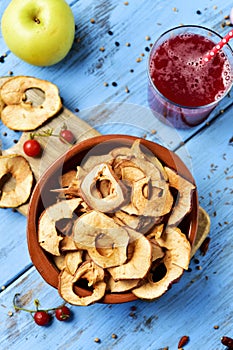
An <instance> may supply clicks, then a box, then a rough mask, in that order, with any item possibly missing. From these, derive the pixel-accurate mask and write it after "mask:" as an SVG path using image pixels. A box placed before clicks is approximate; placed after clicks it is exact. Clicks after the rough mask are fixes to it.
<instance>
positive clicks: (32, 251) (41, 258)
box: [27, 134, 199, 304]
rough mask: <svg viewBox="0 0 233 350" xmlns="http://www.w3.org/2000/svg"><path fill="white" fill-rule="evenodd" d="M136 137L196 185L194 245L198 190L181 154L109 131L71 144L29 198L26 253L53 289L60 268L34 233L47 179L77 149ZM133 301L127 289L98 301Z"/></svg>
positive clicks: (79, 290)
mask: <svg viewBox="0 0 233 350" xmlns="http://www.w3.org/2000/svg"><path fill="white" fill-rule="evenodd" d="M136 139H140V143H141V144H142V145H144V146H145V147H147V148H148V149H149V150H150V151H151V152H152V153H153V154H155V155H156V156H157V153H159V154H160V155H162V157H160V156H159V157H158V158H159V160H161V161H162V163H165V164H166V165H167V163H166V161H165V160H166V157H167V156H168V155H170V159H171V160H172V164H169V167H170V168H172V169H174V170H177V169H180V168H182V172H179V173H180V174H181V175H182V176H184V177H185V178H186V179H188V180H189V181H191V182H192V183H193V184H194V185H195V190H194V191H193V193H192V201H193V205H192V210H191V211H192V215H193V219H192V220H191V222H190V227H189V237H188V238H189V241H190V243H191V245H193V244H194V242H195V237H196V233H197V228H198V207H199V204H198V193H197V187H196V183H195V180H194V178H193V176H192V174H191V172H190V171H189V169H188V168H187V166H186V165H185V164H184V162H183V161H182V160H181V159H180V157H179V156H178V155H177V154H175V153H174V152H173V151H171V150H169V149H168V148H166V147H164V146H162V145H160V144H158V143H155V142H153V141H149V140H145V139H143V138H140V137H137V136H129V135H124V134H108V135H99V136H94V137H92V138H89V139H86V140H83V141H80V142H79V143H77V144H75V145H74V146H72V148H70V149H69V150H68V151H67V152H65V153H64V154H63V155H61V156H60V157H59V158H57V159H56V160H55V161H54V162H53V163H52V164H51V165H50V166H49V167H48V169H47V170H46V171H45V172H44V173H43V174H42V176H41V177H40V178H39V180H38V182H37V183H36V185H35V187H34V190H33V192H32V195H31V198H30V202H29V207H28V215H27V244H28V251H29V255H30V258H31V260H32V263H33V265H34V266H35V268H36V269H37V271H38V272H39V273H40V275H41V276H42V277H43V279H44V280H45V281H46V282H47V283H48V284H49V285H51V286H52V287H54V288H56V289H57V288H58V280H59V270H58V268H57V267H56V266H55V264H53V263H52V262H51V261H50V260H49V258H48V256H47V253H46V252H45V251H44V250H43V248H42V247H41V246H40V245H39V242H38V233H37V231H38V225H37V217H38V211H37V206H38V202H39V200H40V198H41V193H42V191H43V188H44V187H45V185H46V179H48V178H50V177H51V176H52V175H53V174H54V173H56V171H58V169H59V168H60V167H61V164H64V163H65V162H67V161H68V160H70V159H72V158H73V157H74V156H75V155H77V154H78V153H80V152H86V153H87V152H88V151H89V150H90V149H91V148H92V147H94V146H96V145H98V144H99V143H102V142H105V141H111V140H116V141H122V142H123V141H127V142H128V143H129V144H131V143H132V142H133V141H135V140H136ZM164 159H165V160H164ZM77 165H78V164H77ZM41 213H42V211H41V212H40V214H41ZM75 292H76V293H78V294H81V296H83V297H85V296H87V295H90V292H89V291H88V290H86V289H84V288H81V287H78V286H75ZM134 300H138V298H137V297H136V296H135V295H134V294H133V293H131V292H130V291H129V292H123V293H106V294H105V296H104V297H103V299H101V300H100V301H99V302H101V303H106V304H118V303H125V302H130V301H134Z"/></svg>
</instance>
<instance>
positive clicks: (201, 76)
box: [149, 32, 232, 128]
mask: <svg viewBox="0 0 233 350" xmlns="http://www.w3.org/2000/svg"><path fill="white" fill-rule="evenodd" d="M215 44H216V43H214V42H213V41H212V40H211V37H205V36H203V35H200V34H196V33H191V32H189V33H183V34H179V35H176V36H170V37H169V38H168V39H167V40H165V41H164V42H163V43H162V44H160V45H159V46H158V47H157V48H156V49H155V50H152V53H151V55H150V60H149V75H150V83H151V84H150V88H149V103H150V106H151V108H152V109H153V110H155V111H156V112H157V113H159V114H160V115H162V116H163V117H164V118H165V119H167V120H169V121H170V122H171V123H172V124H173V125H174V126H176V127H181V128H182V127H189V126H194V125H197V124H199V123H200V122H202V121H203V120H205V119H206V118H207V116H208V114H209V113H210V111H211V110H212V109H213V108H214V107H215V106H216V104H217V103H218V102H219V100H220V99H221V98H222V97H223V96H224V95H225V94H226V91H228V90H229V88H230V87H231V84H232V70H231V64H230V62H229V60H228V58H227V56H226V54H225V53H224V52H223V51H221V52H219V53H218V54H217V55H216V56H215V57H214V58H213V59H211V60H210V61H209V62H207V63H206V62H205V63H204V62H202V57H203V55H204V54H206V53H207V52H208V51H209V50H211V49H212V47H213V46H214V45H215ZM164 97H165V98H164Z"/></svg>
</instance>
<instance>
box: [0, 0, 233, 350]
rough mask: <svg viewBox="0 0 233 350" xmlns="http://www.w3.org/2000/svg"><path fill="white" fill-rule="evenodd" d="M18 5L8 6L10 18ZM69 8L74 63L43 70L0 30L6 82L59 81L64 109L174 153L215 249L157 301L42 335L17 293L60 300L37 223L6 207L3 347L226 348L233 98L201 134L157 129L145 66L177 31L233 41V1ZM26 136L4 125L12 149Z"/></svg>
mask: <svg viewBox="0 0 233 350" xmlns="http://www.w3.org/2000/svg"><path fill="white" fill-rule="evenodd" d="M9 2H10V1H9V0H5V1H1V4H0V17H1V16H2V13H3V11H4V9H5V7H6V6H7V4H8V3H9ZM68 3H69V4H70V6H71V8H72V11H73V13H74V16H75V22H76V26H77V28H76V38H75V42H74V44H73V47H72V49H71V51H70V53H69V55H68V56H67V57H66V58H65V59H64V60H63V61H62V62H61V63H58V64H56V65H54V66H51V67H44V68H40V67H34V66H31V65H29V64H27V63H25V62H23V61H21V60H20V59H18V58H17V57H15V56H14V55H13V54H12V53H11V52H10V51H9V50H8V48H7V47H6V45H5V43H4V41H3V39H2V37H1V34H0V56H2V59H1V63H0V75H1V76H5V75H6V76H8V75H10V74H13V75H15V76H16V75H31V76H35V77H38V78H42V79H47V80H50V81H52V82H53V83H55V84H57V86H58V87H59V89H60V93H61V96H62V98H63V101H64V105H65V106H66V107H67V108H68V109H70V110H71V111H72V112H74V113H76V114H77V115H78V116H79V117H81V118H82V119H83V120H85V121H86V122H87V123H88V124H90V125H91V126H92V127H93V128H95V129H97V130H98V131H99V132H100V133H103V134H108V133H124V134H132V135H136V136H140V137H146V138H147V139H150V140H153V141H158V142H160V143H162V144H164V145H165V146H167V147H168V148H170V149H171V150H175V151H176V152H177V153H178V154H179V155H180V157H181V158H182V159H183V160H184V162H185V163H186V164H187V165H188V167H189V168H190V170H191V171H192V173H193V176H194V178H195V180H196V183H197V186H198V192H199V197H200V204H201V206H202V207H203V208H204V209H205V210H206V211H207V212H208V213H209V215H210V218H211V231H210V238H211V241H210V247H209V250H208V252H207V253H206V255H204V256H203V255H201V254H200V252H199V251H198V252H197V253H196V255H195V257H194V258H193V259H192V261H191V263H190V269H189V271H188V272H186V273H185V274H184V275H183V277H182V279H181V281H180V282H179V283H178V284H176V285H174V286H173V287H172V289H171V290H169V292H168V293H166V294H165V295H164V296H163V297H161V298H160V299H158V300H157V301H154V302H151V303H147V302H143V301H136V302H131V303H128V304H127V303H126V304H117V305H103V304H95V305H92V306H89V307H74V306H71V309H72V312H73V318H72V320H71V321H70V322H67V323H65V322H56V321H54V322H53V323H52V324H51V325H50V326H49V327H38V326H37V325H36V324H35V323H34V322H33V321H32V318H31V316H30V314H27V313H23V312H17V313H16V312H15V311H14V308H13V305H12V300H13V297H14V295H15V294H16V293H20V295H21V298H22V301H23V303H24V305H25V307H29V308H30V307H31V306H33V300H34V299H36V298H38V299H39V300H40V303H41V305H42V306H43V307H44V308H49V307H54V306H56V305H59V304H60V303H61V299H60V297H59V296H58V293H57V290H55V289H53V288H52V287H50V286H49V285H48V284H46V282H44V280H43V279H42V278H41V277H40V275H39V273H38V272H37V270H36V269H35V268H34V267H33V265H32V263H31V260H30V257H29V254H28V249H27V241H26V223H27V219H26V217H24V216H23V215H21V214H20V213H18V212H17V211H13V210H11V209H0V266H1V270H0V271H1V273H0V291H1V293H0V344H1V345H0V347H1V349H4V350H6V349H11V350H14V349H17V350H19V349H26V350H27V349H43V350H47V349H56V350H58V349H59V350H64V349H66V350H67V349H78V350H82V349H83V350H86V349H103V350H110V349H121V350H123V349H124V350H130V349H134V350H137V349H143V350H144V349H145V350H149V349H151V350H159V349H169V350H173V349H177V347H178V342H179V339H180V338H181V337H182V336H183V335H187V336H189V343H188V344H187V345H186V346H185V347H184V348H185V349H186V348H187V349H192V350H197V349H203V350H221V349H224V348H225V347H224V346H223V345H222V344H221V337H222V336H224V335H227V336H230V337H233V302H232V300H233V270H232V260H233V243H232V237H233V236H232V235H233V219H232V218H233V143H232V137H233V103H232V102H233V100H232V98H231V96H229V97H226V98H225V99H224V100H223V101H222V102H221V104H220V105H219V106H218V107H217V109H215V111H214V112H212V113H211V115H210V116H209V118H208V121H207V122H205V123H203V124H201V125H199V126H198V127H195V128H192V129H189V130H172V129H168V127H166V126H161V125H160V126H159V128H158V124H157V120H156V119H155V118H153V117H152V115H151V113H150V111H149V109H148V102H147V72H146V67H147V58H148V48H150V44H151V43H152V42H153V41H154V40H155V39H156V38H157V37H158V36H159V35H160V34H161V33H162V32H164V31H165V30H167V29H169V28H171V27H173V26H177V25H180V24H200V25H204V26H206V27H209V28H211V29H214V30H215V31H217V32H218V33H220V34H221V35H224V34H226V33H227V31H228V30H229V29H230V28H229V23H228V21H229V20H228V18H227V16H228V15H229V13H230V10H231V7H232V5H233V4H232V1H230V0H225V1H221V0H216V1H212V0H196V1H184V0H173V1H172V2H171V1H169V0H154V1H153V0H147V1H146V0H141V1H139V0H129V1H123V0H122V1H119V0H100V1H94V0H79V1H78V0H72V1H71V0H69V1H68ZM91 19H94V21H92V20H91ZM92 22H94V23H92ZM101 47H103V48H104V50H100V48H101ZM5 53H6V56H5V55H4V54H5ZM106 83H107V84H106ZM96 111H99V112H100V111H102V113H96ZM116 111H118V113H116ZM142 115H143V116H144V117H143V118H141V116H142ZM155 130H156V131H157V132H156V133H155ZM6 133H7V135H6ZM18 138H19V133H16V132H14V131H10V130H8V129H7V130H6V127H4V126H3V125H2V124H0V139H1V142H2V147H3V148H4V149H6V148H9V147H11V146H12V145H13V144H14V142H16V140H17V139H18ZM113 334H115V335H116V336H112V335H113ZM95 338H99V342H95Z"/></svg>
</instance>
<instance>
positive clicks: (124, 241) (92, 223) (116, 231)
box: [72, 210, 129, 268]
mask: <svg viewBox="0 0 233 350" xmlns="http://www.w3.org/2000/svg"><path fill="white" fill-rule="evenodd" d="M72 237H73V240H74V242H75V245H76V247H77V248H78V249H86V250H87V251H88V254H89V255H90V257H91V259H92V260H93V261H94V262H95V263H96V264H97V265H99V266H101V267H103V268H106V267H110V266H118V265H121V264H123V263H124V262H125V261H126V259H127V245H128V241H129V236H128V233H127V231H126V230H125V229H124V228H123V227H121V226H120V225H118V224H117V223H116V222H115V221H114V220H113V219H112V218H110V217H108V216H107V215H105V214H103V213H101V212H97V211H94V210H93V211H91V212H89V213H86V214H83V215H82V216H80V217H79V218H78V219H77V220H76V221H75V222H74V226H73V233H72Z"/></svg>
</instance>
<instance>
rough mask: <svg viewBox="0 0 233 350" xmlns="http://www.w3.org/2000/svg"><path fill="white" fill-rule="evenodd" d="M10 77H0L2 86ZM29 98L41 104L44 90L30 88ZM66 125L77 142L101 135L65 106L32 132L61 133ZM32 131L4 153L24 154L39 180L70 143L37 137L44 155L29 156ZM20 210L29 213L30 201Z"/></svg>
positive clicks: (22, 136) (57, 138) (36, 178)
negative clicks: (27, 147)
mask: <svg viewBox="0 0 233 350" xmlns="http://www.w3.org/2000/svg"><path fill="white" fill-rule="evenodd" d="M8 79H10V78H9V77H3V78H0V87H1V86H2V84H3V83H4V82H6V81H7V80H8ZM27 99H28V100H29V101H31V102H32V103H33V104H36V105H40V104H41V103H42V101H43V92H41V91H40V90H38V89H30V90H28V92H27ZM64 124H65V125H66V126H67V128H68V129H70V130H72V132H73V134H74V136H75V140H76V142H80V141H82V140H85V139H88V138H91V137H94V136H97V135H99V132H98V131H96V130H95V129H93V128H92V127H91V126H90V125H88V124H87V123H86V122H84V121H83V120H82V119H80V118H79V117H78V116H77V115H74V114H73V113H72V112H71V111H69V110H68V109H66V108H65V107H64V108H63V109H62V110H61V111H60V112H59V113H58V114H57V115H56V117H54V118H52V119H50V120H48V122H46V123H45V124H44V125H43V126H41V127H39V128H37V129H36V130H34V131H32V132H37V133H41V132H44V131H46V130H48V129H53V133H54V134H59V131H60V130H61V128H62V127H63V125H64ZM29 136H30V132H23V133H22V135H21V137H20V139H19V141H18V142H17V144H15V145H14V146H13V147H11V148H9V149H7V150H3V151H2V154H3V155H6V154H12V153H16V154H21V155H23V156H24V157H25V158H26V159H27V160H28V162H29V164H30V166H31V168H32V171H33V174H34V177H35V180H36V181H37V180H38V179H39V178H40V177H41V175H42V173H43V172H44V171H45V170H46V169H47V168H48V167H49V166H50V165H51V164H52V163H53V162H54V161H55V160H56V159H57V158H58V157H59V156H61V155H62V154H64V153H65V152H66V151H67V150H68V148H69V147H70V145H67V144H65V143H63V142H61V141H60V139H59V137H56V136H50V137H36V139H37V140H38V141H39V142H40V144H41V146H42V149H43V152H42V155H41V156H40V157H38V158H33V157H28V156H26V155H25V153H24V152H23V144H24V142H25V141H26V140H28V139H29ZM7 185H8V186H9V187H10V186H11V184H10V182H9V184H7ZM17 209H18V211H19V212H20V213H21V214H23V215H27V209H28V203H27V204H24V205H22V206H20V207H19V208H17Z"/></svg>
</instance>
